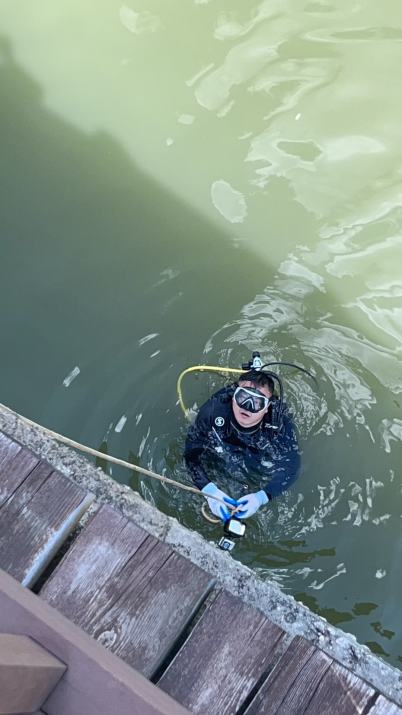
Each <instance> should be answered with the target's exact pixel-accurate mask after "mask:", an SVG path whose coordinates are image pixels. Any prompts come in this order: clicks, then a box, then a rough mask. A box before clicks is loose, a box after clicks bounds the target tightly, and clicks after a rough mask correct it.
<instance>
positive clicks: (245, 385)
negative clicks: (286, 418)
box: [232, 370, 274, 427]
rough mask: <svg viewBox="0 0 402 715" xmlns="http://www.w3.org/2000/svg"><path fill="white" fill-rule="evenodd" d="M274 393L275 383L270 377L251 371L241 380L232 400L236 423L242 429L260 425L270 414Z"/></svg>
mask: <svg viewBox="0 0 402 715" xmlns="http://www.w3.org/2000/svg"><path fill="white" fill-rule="evenodd" d="M273 393H274V381H273V379H272V377H271V376H270V375H266V374H264V373H263V372H260V371H256V370H250V371H249V372H245V373H244V374H243V375H242V376H241V377H240V379H239V383H238V386H237V387H236V389H235V391H234V395H233V400H232V409H233V414H234V417H235V420H236V422H238V424H239V425H240V426H241V427H254V426H255V425H258V424H259V423H260V422H261V420H262V419H263V417H264V415H266V413H267V412H268V408H269V405H270V404H271V398H272V395H273Z"/></svg>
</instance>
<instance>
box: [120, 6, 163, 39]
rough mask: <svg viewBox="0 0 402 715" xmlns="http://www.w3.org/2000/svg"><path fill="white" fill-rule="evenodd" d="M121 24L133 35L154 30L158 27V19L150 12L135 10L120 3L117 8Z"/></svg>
mask: <svg viewBox="0 0 402 715" xmlns="http://www.w3.org/2000/svg"><path fill="white" fill-rule="evenodd" d="M119 17H120V22H121V24H122V25H123V26H124V27H125V28H126V30H129V32H132V33H133V34H134V35H141V34H143V33H148V32H156V31H157V30H158V29H159V27H160V24H161V22H160V19H159V17H157V16H156V15H153V14H152V13H151V12H148V11H147V10H145V11H144V12H135V10H133V9H132V8H131V7H128V6H127V5H122V6H121V8H120V10H119Z"/></svg>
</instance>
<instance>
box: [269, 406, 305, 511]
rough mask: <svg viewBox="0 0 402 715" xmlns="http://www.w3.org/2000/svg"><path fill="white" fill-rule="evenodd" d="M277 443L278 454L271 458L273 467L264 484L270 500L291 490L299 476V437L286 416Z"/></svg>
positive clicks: (276, 438) (276, 439)
mask: <svg viewBox="0 0 402 715" xmlns="http://www.w3.org/2000/svg"><path fill="white" fill-rule="evenodd" d="M275 441H276V448H277V450H278V454H277V456H276V455H275V456H274V457H273V458H271V461H272V462H273V466H272V467H271V468H270V472H269V479H268V480H267V482H266V483H264V484H263V489H264V491H265V493H266V495H267V496H268V499H273V498H274V497H277V496H279V495H280V494H282V493H283V492H284V491H286V489H289V487H290V485H291V484H293V483H294V482H295V481H296V479H297V477H298V476H299V470H300V451H299V445H298V441H297V435H296V431H295V428H294V425H293V422H292V420H291V419H290V417H289V416H288V415H286V414H285V415H284V416H283V422H282V426H281V430H280V432H279V434H278V435H277V436H276V437H275Z"/></svg>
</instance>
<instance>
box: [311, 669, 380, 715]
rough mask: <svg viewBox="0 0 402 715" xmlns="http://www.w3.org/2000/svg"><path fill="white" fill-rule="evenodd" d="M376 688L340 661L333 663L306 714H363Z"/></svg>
mask: <svg viewBox="0 0 402 715" xmlns="http://www.w3.org/2000/svg"><path fill="white" fill-rule="evenodd" d="M375 694H376V693H375V690H373V688H371V687H370V686H369V685H367V683H365V682H364V680H361V678H358V677H357V676H356V675H353V673H351V672H350V671H348V670H347V669H346V668H344V667H343V666H342V665H339V663H332V665H331V666H330V667H329V668H328V670H327V672H326V673H325V675H324V677H323V678H322V680H321V682H320V684H319V686H318V688H317V690H316V691H315V693H314V695H313V697H312V699H311V701H310V703H309V705H308V707H307V709H306V710H305V715H317V713H320V715H333V713H337V715H362V713H363V712H365V710H366V708H367V706H368V704H369V703H370V701H371V700H373V699H374V697H375Z"/></svg>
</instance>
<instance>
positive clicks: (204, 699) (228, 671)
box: [158, 591, 285, 715]
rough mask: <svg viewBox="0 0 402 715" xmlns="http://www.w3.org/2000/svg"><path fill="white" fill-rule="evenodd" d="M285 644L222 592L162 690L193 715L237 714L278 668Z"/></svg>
mask: <svg viewBox="0 0 402 715" xmlns="http://www.w3.org/2000/svg"><path fill="white" fill-rule="evenodd" d="M284 642H285V640H284V631H283V630H282V629H281V628H279V627H278V626H276V625H275V624H274V623H272V622H271V621H269V620H268V619H267V618H265V616H263V615H262V613H259V612H258V611H256V610H255V609H253V608H250V607H249V606H247V605H246V604H245V603H244V602H243V601H241V600H240V599H239V598H237V597H235V596H232V595H231V594H229V593H228V592H227V591H221V592H220V593H219V595H218V596H217V598H216V599H215V601H214V602H213V603H212V604H211V605H210V606H209V607H208V608H207V609H206V611H205V613H204V614H203V615H202V617H201V618H200V620H199V622H198V623H197V625H196V626H195V628H194V630H193V631H192V633H191V634H190V636H189V638H188V639H187V641H186V642H185V644H184V645H183V647H182V648H181V650H180V651H179V653H178V654H177V656H176V658H175V659H174V660H173V662H172V663H171V664H170V666H169V667H168V669H167V670H166V671H165V673H164V674H163V676H162V677H161V679H160V680H159V682H158V685H159V686H160V687H161V688H163V689H164V690H166V692H168V693H169V694H170V695H172V696H173V697H174V698H175V699H176V700H178V701H179V702H181V703H182V704H183V705H184V706H185V707H187V708H188V709H189V710H190V711H191V712H194V713H202V714H203V715H204V714H205V713H208V715H214V714H215V713H216V714H218V713H219V715H224V714H225V713H227V714H229V713H231V714H232V713H235V712H237V710H238V709H239V708H240V707H241V706H242V705H243V703H244V702H245V700H246V698H247V697H248V696H249V695H250V692H251V691H252V689H253V688H254V687H255V685H256V684H257V682H258V681H259V680H260V679H261V678H262V677H263V676H264V675H265V674H267V673H268V672H269V671H270V670H271V669H272V667H273V666H274V665H275V664H276V662H277V661H278V659H279V658H280V656H281V655H282V652H283V647H284Z"/></svg>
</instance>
